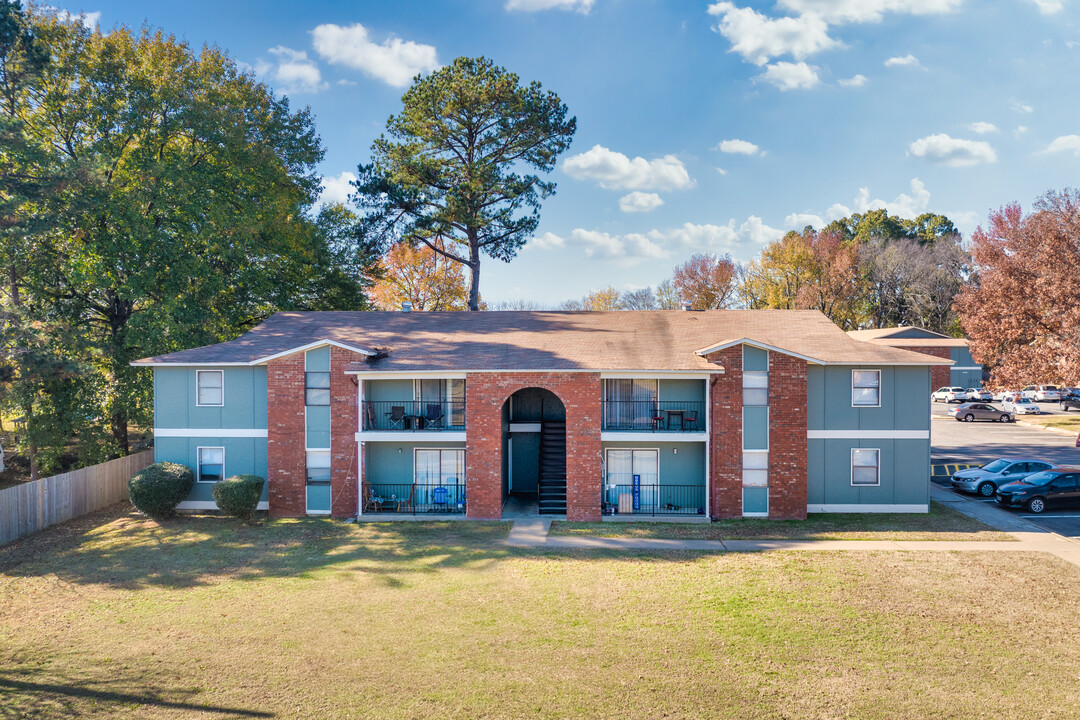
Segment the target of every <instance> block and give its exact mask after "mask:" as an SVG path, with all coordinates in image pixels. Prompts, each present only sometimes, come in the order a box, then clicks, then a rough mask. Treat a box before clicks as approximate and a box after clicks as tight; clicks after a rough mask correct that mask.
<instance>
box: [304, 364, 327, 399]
mask: <svg viewBox="0 0 1080 720" xmlns="http://www.w3.org/2000/svg"><path fill="white" fill-rule="evenodd" d="M304 404H305V405H329V404H330V373H328V372H309V373H304Z"/></svg>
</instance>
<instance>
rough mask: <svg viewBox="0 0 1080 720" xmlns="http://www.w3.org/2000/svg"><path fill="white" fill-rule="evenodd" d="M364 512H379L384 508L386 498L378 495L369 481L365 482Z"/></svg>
mask: <svg viewBox="0 0 1080 720" xmlns="http://www.w3.org/2000/svg"><path fill="white" fill-rule="evenodd" d="M363 498H364V512H379V511H380V510H382V506H383V503H384V502H386V498H384V497H382V496H380V495H376V494H375V490H374V488H372V487H371V485H370V484H369V483H364V492H363Z"/></svg>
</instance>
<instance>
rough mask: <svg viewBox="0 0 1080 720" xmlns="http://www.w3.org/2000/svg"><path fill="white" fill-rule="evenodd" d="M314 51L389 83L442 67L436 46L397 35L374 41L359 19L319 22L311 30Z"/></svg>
mask: <svg viewBox="0 0 1080 720" xmlns="http://www.w3.org/2000/svg"><path fill="white" fill-rule="evenodd" d="M311 35H312V38H313V41H314V45H315V52H317V53H319V55H320V56H321V57H322V58H323V59H324V60H326V61H327V62H330V63H333V64H335V65H345V66H346V67H351V68H355V69H356V70H360V71H361V72H363V73H364V74H365V75H367V76H368V77H372V78H375V79H376V80H382V81H383V82H385V83H387V84H388V85H393V86H395V87H405V86H406V85H408V84H409V83H410V82H412V79H413V77H414V76H416V75H418V74H420V73H425V72H430V71H432V70H435V69H436V68H438V67H439V60H438V58H437V57H436V54H435V48H434V47H433V46H431V45H423V44H420V43H415V42H412V41H408V40H402V39H401V38H397V37H388V38H386V39H385V40H383V41H382V42H381V43H378V44H376V43H374V42H372V41H371V40H370V39H369V37H368V31H367V28H365V27H364V26H363V25H361V24H360V23H353V24H352V25H349V26H348V27H343V26H341V25H334V24H330V23H328V24H325V25H319V26H318V27H316V28H315V29H314V30H312V31H311Z"/></svg>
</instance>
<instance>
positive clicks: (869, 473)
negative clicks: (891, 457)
mask: <svg viewBox="0 0 1080 720" xmlns="http://www.w3.org/2000/svg"><path fill="white" fill-rule="evenodd" d="M851 484H852V485H854V486H855V487H873V486H876V485H880V484H881V450H879V449H878V448H852V449H851Z"/></svg>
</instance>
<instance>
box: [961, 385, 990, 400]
mask: <svg viewBox="0 0 1080 720" xmlns="http://www.w3.org/2000/svg"><path fill="white" fill-rule="evenodd" d="M964 392H966V393H967V399H968V400H972V401H974V402H990V401H991V400H993V399H994V396H993V395H991V394H990V391H989V390H983V389H982V388H968V389H967V390H965V391H964Z"/></svg>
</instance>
